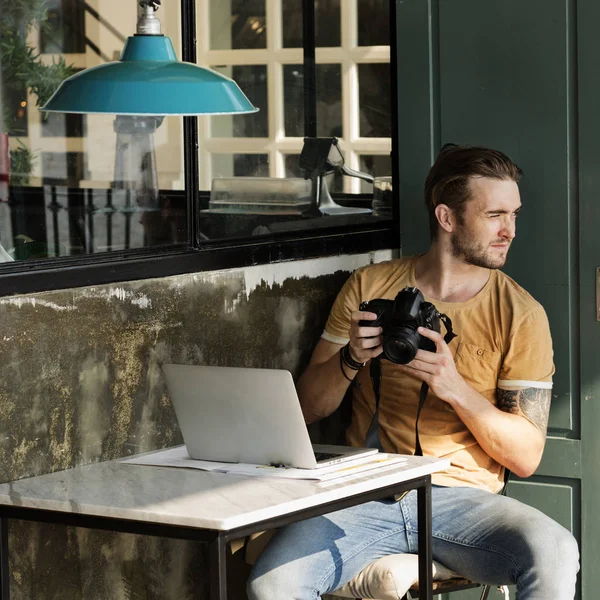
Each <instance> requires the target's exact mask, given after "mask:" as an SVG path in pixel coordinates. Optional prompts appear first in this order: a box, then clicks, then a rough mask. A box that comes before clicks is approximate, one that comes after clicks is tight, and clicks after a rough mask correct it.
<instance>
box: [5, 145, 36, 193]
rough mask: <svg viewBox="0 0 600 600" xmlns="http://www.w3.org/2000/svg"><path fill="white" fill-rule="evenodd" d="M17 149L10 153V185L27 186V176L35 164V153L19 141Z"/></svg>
mask: <svg viewBox="0 0 600 600" xmlns="http://www.w3.org/2000/svg"><path fill="white" fill-rule="evenodd" d="M17 143H18V144H19V147H18V148H13V149H12V150H11V151H10V179H11V183H12V185H29V175H30V173H31V171H32V169H33V164H34V162H35V153H34V152H33V151H32V150H30V149H29V148H28V147H27V146H26V145H25V144H24V143H23V142H22V141H21V140H17Z"/></svg>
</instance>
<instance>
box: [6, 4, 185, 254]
mask: <svg viewBox="0 0 600 600" xmlns="http://www.w3.org/2000/svg"><path fill="white" fill-rule="evenodd" d="M5 5H6V6H4V7H3V18H2V20H1V21H0V39H2V43H3V51H2V53H1V57H2V64H1V67H2V71H1V77H2V79H1V80H0V93H1V94H2V102H3V106H4V107H5V108H6V109H7V110H6V111H5V112H4V114H7V115H8V119H6V120H5V126H6V128H7V130H8V133H7V134H0V261H13V260H25V259H30V258H50V257H54V256H72V255H77V254H86V253H98V252H111V251H121V250H126V249H130V248H132V249H133V248H141V247H144V246H154V245H163V244H178V243H185V242H186V240H187V222H186V219H187V216H186V206H185V203H186V201H185V194H184V193H183V191H182V190H183V186H184V174H183V139H182V138H183V135H182V122H181V118H180V117H168V118H164V119H163V118H156V117H146V118H143V117H115V116H114V115H73V114H68V115H65V114H54V113H53V114H50V115H43V114H42V113H40V111H39V110H38V106H41V105H43V104H44V103H45V101H46V100H47V99H48V98H49V97H50V95H51V94H52V93H53V92H54V90H55V89H56V88H57V87H58V85H59V84H60V82H61V81H63V80H64V79H66V78H67V77H68V76H70V75H71V74H73V73H75V72H76V70H80V69H85V68H88V67H93V66H96V65H100V64H103V63H104V62H105V61H107V60H112V59H113V58H114V57H115V56H116V57H118V56H119V55H120V53H121V50H122V48H123V44H124V41H125V35H124V34H121V33H119V32H124V33H125V34H128V33H133V32H134V31H135V24H136V21H137V6H136V3H135V2H133V3H123V4H122V6H120V10H119V11H115V10H114V6H115V4H114V1H113V0H97V1H96V2H95V3H94V11H87V13H86V15H87V16H86V19H85V21H84V20H83V19H82V14H83V13H82V11H83V4H82V3H81V2H79V1H78V0H51V2H49V3H47V4H45V6H47V7H48V12H47V13H46V18H45V20H44V22H43V23H42V26H41V28H40V31H42V32H43V33H42V34H40V36H37V38H36V36H28V37H27V36H25V31H29V30H31V27H30V26H31V24H32V22H33V16H32V14H33V13H31V11H30V10H29V9H30V8H31V7H32V6H33V5H32V4H31V3H30V2H25V3H23V2H16V3H5ZM96 11H97V12H96ZM158 16H159V18H160V19H161V23H162V28H163V32H164V34H165V35H169V36H171V37H172V38H173V42H174V46H175V48H176V49H177V50H176V51H178V47H179V46H180V43H179V41H180V35H179V7H178V5H177V3H176V4H174V5H173V6H172V7H170V8H169V17H168V18H165V15H164V9H163V10H162V11H160V12H159V13H158ZM49 52H51V53H52V56H50V55H49V54H48V53H49ZM64 53H69V56H67V57H66V58H65V56H63V54H64ZM72 65H75V66H72ZM7 183H8V185H7Z"/></svg>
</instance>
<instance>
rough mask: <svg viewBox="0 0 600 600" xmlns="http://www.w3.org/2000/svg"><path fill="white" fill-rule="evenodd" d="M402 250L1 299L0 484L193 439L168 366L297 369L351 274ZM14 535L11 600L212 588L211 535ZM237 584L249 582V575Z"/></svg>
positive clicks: (177, 599) (176, 593) (88, 599)
mask: <svg viewBox="0 0 600 600" xmlns="http://www.w3.org/2000/svg"><path fill="white" fill-rule="evenodd" d="M390 257H391V253H390V252H388V251H384V252H378V253H373V254H362V255H355V256H343V257H333V258H324V259H315V260H308V261H294V262H288V263H279V264H275V265H268V266H261V267H251V268H247V269H239V270H231V271H216V272H208V273H199V274H190V275H182V276H176V277H169V278H164V279H154V280H145V281H139V282H129V283H126V284H118V285H117V284H115V285H106V286H99V287H88V288H78V289H70V290H63V291H56V292H46V293H40V294H35V295H31V296H27V297H8V298H0V322H1V323H2V330H1V333H0V480H1V481H3V482H4V481H11V480H15V479H20V478H24V477H31V476H35V475H40V474H43V473H48V472H52V471H56V470H61V469H67V468H70V467H74V466H78V465H82V464H87V463H90V462H95V461H101V460H109V459H114V458H119V457H122V456H127V455H131V454H135V453H139V452H144V451H147V450H152V449H156V448H162V447H167V446H171V445H175V444H178V443H181V435H180V432H179V428H178V426H177V423H176V420H175V416H174V413H173V410H172V408H171V403H170V401H169V398H168V396H167V393H166V390H165V386H164V382H163V379H162V376H161V371H160V364H161V362H182V363H190V364H206V365H222V366H248V367H271V368H285V369H289V370H290V371H292V373H293V374H294V375H295V376H297V375H298V374H299V373H300V371H301V369H302V368H303V366H304V365H305V364H306V361H307V360H308V358H309V356H310V352H311V350H312V348H313V346H314V344H315V343H316V341H317V339H318V337H319V335H320V333H321V330H322V327H323V325H324V322H325V320H326V318H327V314H328V311H329V308H330V306H331V303H332V302H333V300H334V298H335V295H336V294H337V292H338V290H339V288H340V287H341V285H342V284H343V282H344V281H345V279H346V277H347V276H348V274H349V272H350V271H351V270H353V269H354V268H356V267H358V266H360V265H362V264H366V263H368V262H379V261H381V260H385V259H387V258H390ZM327 427H328V425H327V424H324V425H322V426H321V427H320V428H318V429H313V430H312V432H311V433H312V434H313V437H315V438H317V439H319V438H323V437H327V435H328V433H327ZM9 543H10V560H11V571H12V581H11V598H13V600H33V599H35V600H50V599H52V600H54V599H56V600H58V599H60V600H105V599H106V600H134V599H135V600H192V599H200V598H206V597H208V590H207V577H206V566H205V565H206V560H204V559H205V557H204V553H205V548H204V547H203V546H202V545H200V544H191V543H187V542H179V541H172V540H164V539H158V538H146V537H139V536H133V535H121V534H111V533H106V532H100V531H92V530H83V529H74V528H66V527H58V526H49V525H36V524H31V523H24V522H23V523H19V522H17V523H15V524H14V525H12V526H11V530H10V538H9ZM232 583H233V584H237V587H238V588H240V589H243V573H242V571H238V575H237V576H235V577H234V581H232ZM236 597H242V594H241V593H240V594H239V595H236Z"/></svg>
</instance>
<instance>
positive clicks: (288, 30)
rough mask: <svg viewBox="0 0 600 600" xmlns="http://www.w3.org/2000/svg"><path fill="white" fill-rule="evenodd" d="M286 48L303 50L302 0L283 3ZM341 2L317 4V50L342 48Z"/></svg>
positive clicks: (324, 1) (284, 1)
mask: <svg viewBox="0 0 600 600" xmlns="http://www.w3.org/2000/svg"><path fill="white" fill-rule="evenodd" d="M281 15H282V19H281V22H282V23H283V31H282V39H283V47H284V48H302V0H282V1H281ZM340 19H341V11H340V0H320V1H319V2H315V41H316V46H317V48H332V47H333V48H337V47H339V46H341V44H342V42H341V39H342V36H341V25H340V22H341V21H340Z"/></svg>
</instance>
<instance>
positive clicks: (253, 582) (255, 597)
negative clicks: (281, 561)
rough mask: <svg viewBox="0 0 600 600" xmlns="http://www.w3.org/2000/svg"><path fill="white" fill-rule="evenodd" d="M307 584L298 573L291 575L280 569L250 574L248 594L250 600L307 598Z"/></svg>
mask: <svg viewBox="0 0 600 600" xmlns="http://www.w3.org/2000/svg"><path fill="white" fill-rule="evenodd" d="M305 587H306V582H305V581H304V578H303V577H302V576H299V574H298V573H296V574H294V573H290V572H289V571H288V570H287V569H285V568H282V567H279V568H276V569H272V570H271V571H267V572H266V573H262V574H256V573H255V572H254V571H253V572H252V573H250V577H249V578H248V583H247V584H246V592H247V594H248V600H281V598H305V597H309V596H306V594H305V592H304V591H303V588H305Z"/></svg>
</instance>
